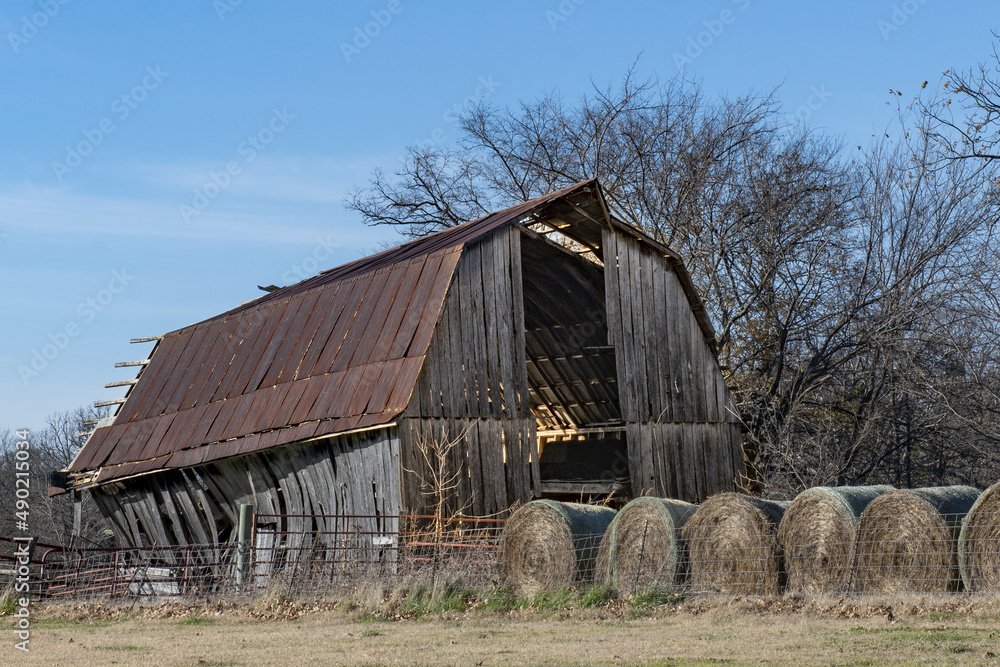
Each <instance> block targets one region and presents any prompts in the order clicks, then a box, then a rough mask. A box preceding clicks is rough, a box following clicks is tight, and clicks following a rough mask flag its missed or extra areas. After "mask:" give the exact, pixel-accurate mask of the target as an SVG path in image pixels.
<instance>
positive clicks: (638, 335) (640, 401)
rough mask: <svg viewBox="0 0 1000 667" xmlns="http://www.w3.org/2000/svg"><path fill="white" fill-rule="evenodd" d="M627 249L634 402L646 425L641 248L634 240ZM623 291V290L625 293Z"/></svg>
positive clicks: (646, 369)
mask: <svg viewBox="0 0 1000 667" xmlns="http://www.w3.org/2000/svg"><path fill="white" fill-rule="evenodd" d="M626 247H627V248H628V263H629V280H628V283H627V286H628V291H629V312H630V313H631V315H632V328H631V330H630V333H631V335H630V336H629V340H631V342H632V346H633V347H632V360H633V362H632V363H633V366H632V373H633V374H634V375H633V377H634V383H635V384H634V388H635V393H636V396H635V400H636V408H637V413H636V414H637V415H638V421H641V422H646V421H649V420H650V419H651V418H652V415H651V414H650V413H651V410H650V407H649V396H648V390H647V383H646V377H647V375H648V373H649V370H648V367H647V365H646V336H645V326H646V325H645V321H644V313H643V292H644V289H643V282H644V280H645V276H644V275H643V271H642V248H641V246H640V245H639V244H638V242H636V241H635V240H634V239H631V238H629V239H626ZM623 291H624V290H623Z"/></svg>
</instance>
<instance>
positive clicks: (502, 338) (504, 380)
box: [490, 228, 518, 418]
mask: <svg viewBox="0 0 1000 667" xmlns="http://www.w3.org/2000/svg"><path fill="white" fill-rule="evenodd" d="M515 233H516V232H514V230H513V228H508V229H503V230H500V231H497V232H494V234H493V236H492V238H491V243H490V245H491V246H492V248H493V267H494V281H495V282H494V286H493V293H494V298H495V299H496V304H497V309H496V319H497V333H496V337H497V355H498V357H499V362H500V363H499V368H498V369H497V374H498V382H499V385H500V391H501V401H500V406H501V408H502V411H501V413H500V414H501V416H502V417H506V418H512V417H517V416H518V405H517V390H516V388H515V380H514V367H513V363H514V356H515V354H516V352H515V349H514V331H513V319H514V304H513V297H512V292H511V285H510V280H511V272H510V262H511V257H510V242H509V240H508V237H509V236H511V235H513V234H515Z"/></svg>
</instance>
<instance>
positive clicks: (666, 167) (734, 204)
mask: <svg viewBox="0 0 1000 667" xmlns="http://www.w3.org/2000/svg"><path fill="white" fill-rule="evenodd" d="M783 118H784V116H783V115H782V113H781V110H780V107H779V106H778V104H777V102H776V100H775V97H774V95H773V94H771V93H765V94H752V93H751V94H747V95H744V96H741V97H737V98H734V99H725V98H724V99H719V100H714V101H707V100H705V99H704V97H703V96H702V94H701V91H700V90H699V88H698V86H697V85H696V84H694V83H691V82H687V81H683V80H673V81H670V82H667V83H661V82H659V81H656V80H650V81H645V82H640V81H638V80H637V79H636V77H635V74H634V71H629V72H628V73H627V74H626V75H625V77H624V78H623V80H622V83H621V85H620V86H618V87H617V88H610V87H609V88H597V87H595V88H594V90H593V92H592V93H591V94H589V95H587V96H584V97H583V98H582V99H581V100H579V101H578V102H576V103H574V104H568V103H566V102H564V100H563V99H562V98H560V97H559V96H558V95H556V94H549V95H546V96H543V97H542V98H540V99H539V100H536V101H532V102H526V103H522V104H521V105H520V106H519V107H517V108H515V109H510V108H495V107H487V106H483V107H480V108H477V109H473V110H471V111H469V112H468V113H466V114H465V115H464V116H463V117H462V119H461V127H462V130H463V134H462V138H461V139H460V140H459V143H458V145H457V146H456V147H454V148H448V149H446V148H432V149H411V152H410V154H409V159H408V160H407V161H406V162H404V164H403V166H402V167H401V168H400V169H399V171H397V172H396V173H395V174H394V175H393V176H391V177H390V176H387V175H386V174H384V173H382V172H377V173H376V174H375V175H374V176H373V178H372V181H371V183H370V185H369V187H368V188H367V189H363V190H359V191H356V192H354V193H353V194H352V196H351V198H350V199H349V200H348V206H349V207H350V208H352V209H354V210H356V211H358V212H360V213H361V214H362V216H363V217H364V219H365V220H366V222H368V223H369V224H392V225H398V226H400V228H401V230H402V231H403V232H404V234H408V235H420V234H424V233H427V232H428V231H433V230H435V229H439V228H442V227H447V226H450V225H454V224H457V223H459V222H463V221H465V220H468V219H472V218H475V217H478V216H480V215H483V214H484V213H486V212H489V211H491V210H496V209H497V208H500V207H501V206H505V205H510V204H512V203H516V202H519V201H524V200H527V199H530V198H532V197H535V196H538V195H541V194H543V193H545V192H548V191H551V190H554V189H557V188H559V187H562V186H565V185H568V184H571V183H574V182H577V181H580V180H584V179H587V178H592V177H597V178H599V179H600V180H601V183H602V185H603V186H604V189H605V192H606V194H607V196H608V198H609V200H610V202H611V203H612V205H613V208H614V210H615V213H616V215H618V216H619V217H620V218H622V219H623V220H624V221H625V222H627V223H629V224H632V225H634V226H635V227H637V228H639V229H642V230H643V231H645V232H646V233H647V234H649V235H651V236H653V237H654V238H656V239H657V240H659V241H661V242H663V243H664V244H666V245H669V246H671V247H672V248H673V249H674V250H676V251H678V252H679V253H680V254H681V255H682V256H684V257H685V258H686V260H687V264H688V267H689V269H690V270H691V271H692V274H693V279H694V281H695V283H696V285H697V286H698V288H699V291H700V293H701V294H702V296H703V298H704V299H705V301H706V304H707V306H708V307H709V309H710V311H711V312H712V314H713V320H714V322H715V323H716V325H717V330H718V333H719V345H720V361H721V362H722V364H723V365H724V367H727V368H728V369H729V371H728V373H729V378H728V380H729V383H730V384H731V385H733V386H735V387H736V397H737V400H738V403H739V408H740V410H741V413H742V415H743V419H744V421H745V422H746V424H747V426H748V439H747V445H748V452H749V454H750V456H751V458H752V462H753V464H754V467H755V468H756V471H757V478H758V481H759V486H761V487H764V488H766V489H767V490H768V492H769V493H775V494H784V495H789V494H791V493H794V492H795V491H797V490H799V489H801V488H803V487H805V486H808V485H811V484H817V483H826V484H830V483H858V482H876V481H879V482H881V481H890V482H894V483H897V484H904V485H908V484H917V483H925V482H935V483H944V482H948V481H969V480H970V479H972V478H976V479H982V478H983V477H984V476H985V475H987V474H988V472H989V471H991V470H993V468H991V467H990V466H989V465H988V464H987V463H986V461H987V459H986V458H985V457H984V455H982V454H981V452H982V450H983V449H984V448H982V447H978V449H977V446H975V445H974V444H973V443H971V442H970V438H969V437H966V435H967V431H968V428H967V426H966V425H965V424H966V423H967V422H968V421H969V420H971V419H978V420H980V421H982V422H988V423H985V424H980V425H979V429H980V431H981V432H984V433H985V432H987V431H988V430H989V429H994V428H995V427H994V426H993V424H994V423H996V421H995V417H992V416H987V415H984V414H982V413H976V412H975V411H974V409H973V406H974V404H975V402H974V401H969V400H967V399H965V398H964V397H965V396H966V395H968V394H969V390H970V388H971V387H972V385H971V384H970V379H969V371H968V369H969V368H970V367H971V366H972V365H974V364H978V366H977V368H978V369H982V370H979V371H977V372H978V373H980V374H982V373H985V372H986V368H987V365H986V359H987V358H988V352H989V350H988V349H987V348H985V347H984V345H985V343H986V341H987V340H988V336H987V335H986V334H987V332H989V331H991V330H992V329H991V327H995V328H1000V327H997V325H996V324H995V321H994V320H991V319H990V318H991V317H994V316H993V315H992V314H991V312H993V313H995V312H996V309H995V308H993V304H992V303H990V302H989V297H988V296H987V294H989V293H990V292H989V289H991V288H992V286H993V284H994V283H993V281H994V280H995V278H994V277H993V273H994V272H995V269H993V266H996V262H993V263H992V264H991V260H990V257H991V252H992V238H993V232H994V227H995V224H996V220H997V215H998V209H997V201H996V199H997V198H996V197H995V196H993V194H992V193H993V192H994V191H995V189H994V188H993V184H994V183H995V182H997V181H996V174H995V172H994V170H993V169H992V167H989V166H985V165H983V164H982V163H973V162H969V161H956V160H948V159H946V158H947V150H946V148H947V147H945V146H943V145H942V144H941V142H940V141H939V140H938V139H937V138H936V137H937V136H938V134H940V133H941V132H942V131H944V129H943V124H942V122H941V121H940V120H937V119H935V118H933V117H931V116H926V115H919V114H917V115H916V116H906V115H901V119H900V120H901V127H900V131H899V132H898V139H888V138H887V140H885V141H882V142H879V143H876V144H875V145H873V146H871V147H870V148H868V149H861V148H860V147H859V149H858V150H857V151H854V150H852V151H850V154H846V153H845V151H843V150H842V147H841V146H840V145H839V144H837V143H836V142H833V141H831V140H829V139H826V138H824V137H822V136H820V135H817V134H815V133H810V132H807V131H804V130H802V129H800V128H798V127H792V126H789V125H788V124H787V123H785V122H784V121H783ZM989 118H991V119H992V118H993V117H992V116H990V117H989ZM936 133H937V134H936ZM991 308H993V310H992V311H991V310H990V309H991ZM989 372H990V373H991V374H992V373H993V371H992V368H990V371H989ZM994 375H995V374H994ZM991 381H992V380H991ZM991 386H995V387H996V388H997V389H1000V383H996V384H995V385H991ZM975 396H976V397H977V398H978V399H981V400H980V402H982V401H983V400H986V399H985V398H983V394H982V393H981V392H978V391H977V393H976V394H975ZM996 396H1000V391H998V392H997V394H996ZM993 400H995V399H994V398H991V399H989V400H986V402H987V403H990V404H991V405H992V404H993V403H992V402H991V401H993ZM994 414H995V413H994ZM996 430H1000V428H997V429H996ZM956 434H958V435H961V436H962V437H959V438H956V437H955V435H956ZM977 452H980V453H978V454H977Z"/></svg>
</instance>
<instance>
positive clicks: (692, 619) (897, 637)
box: [0, 600, 1000, 667]
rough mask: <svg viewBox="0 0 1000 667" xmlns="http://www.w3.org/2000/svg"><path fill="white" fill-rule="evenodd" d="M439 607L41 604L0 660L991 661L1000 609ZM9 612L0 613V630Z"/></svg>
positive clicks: (998, 650)
mask: <svg viewBox="0 0 1000 667" xmlns="http://www.w3.org/2000/svg"><path fill="white" fill-rule="evenodd" d="M642 614H643V615H640V616H639V617H635V616H636V612H635V610H629V609H614V608H604V609H596V610H595V609H574V610H561V611H560V610H557V611H550V612H545V613H542V612H533V611H516V612H509V613H478V612H475V611H472V612H451V613H447V614H438V615H435V616H434V617H423V618H418V619H412V618H411V619H403V620H396V619H392V618H389V619H385V618H377V617H374V616H372V615H371V614H364V613H362V612H361V611H360V610H358V609H353V610H352V609H349V608H346V607H343V606H341V607H337V608H329V607H327V608H312V607H302V606H298V607H292V606H288V607H287V608H278V609H270V610H267V611H264V612H252V613H248V612H247V611H246V610H233V609H229V610H227V609H225V608H219V607H216V608H213V607H203V608H190V607H188V608H179V607H178V608H170V607H166V608H164V607H160V608H155V609H147V610H108V609H103V608H100V607H85V606H81V607H64V608H49V609H40V610H38V611H37V614H36V618H35V619H34V620H33V622H32V635H31V643H30V648H31V652H30V653H29V654H24V653H22V652H20V651H16V650H15V649H14V646H13V644H14V641H15V639H14V638H13V632H12V631H11V630H8V629H5V631H4V633H3V635H6V637H5V638H4V639H3V641H4V642H5V643H6V646H2V645H0V664H4V665H15V664H39V665H43V664H44V665H102V666H103V665H116V664H117V665H254V666H255V667H256V666H263V665H363V664H401V665H445V664H448V665H506V664H567V665H591V664H594V665H601V664H623V665H675V664H695V665H701V664H787V665H831V664H837V665H854V664H857V665H881V664H894V665H895V664H939V665H952V664H962V665H978V664H983V665H994V664H1000V658H997V657H996V656H995V655H994V654H996V655H1000V638H998V636H997V635H998V633H1000V629H998V628H1000V611H998V609H997V608H996V606H993V607H991V608H981V607H976V606H975V605H968V606H964V607H962V608H955V606H954V605H952V606H951V607H950V608H949V607H943V608H942V607H929V606H926V605H923V606H921V605H919V604H918V605H916V606H913V607H910V606H909V605H898V604H897V605H896V606H895V607H892V608H890V607H887V606H881V607H876V606H867V607H864V606H850V605H845V604H840V605H839V606H838V605H836V604H834V605H832V606H829V607H826V608H820V607H815V608H803V607H801V606H800V607H799V608H795V607H794V605H793V606H792V608H789V605H787V604H786V605H784V606H783V605H781V604H780V603H779V604H777V605H775V604H774V603H764V602H761V601H748V600H744V601H740V600H736V601H725V602H722V603H715V604H711V605H701V606H694V605H685V606H682V607H680V608H679V609H678V608H654V609H649V610H645V611H643V612H642ZM8 621H9V619H0V623H2V624H3V625H6V626H7V627H10V625H9V622H8Z"/></svg>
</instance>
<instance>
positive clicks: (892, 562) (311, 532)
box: [0, 514, 1000, 600]
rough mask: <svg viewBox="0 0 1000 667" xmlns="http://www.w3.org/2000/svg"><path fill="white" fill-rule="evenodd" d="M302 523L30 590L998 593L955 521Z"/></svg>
mask: <svg viewBox="0 0 1000 667" xmlns="http://www.w3.org/2000/svg"><path fill="white" fill-rule="evenodd" d="M305 518H306V517H305V516H304V515H299V516H298V517H293V516H290V515H262V514H261V515H257V516H256V518H255V527H254V530H253V532H252V535H251V538H250V540H249V541H248V543H246V544H242V545H241V544H236V543H226V544H211V545H187V546H170V547H144V548H120V549H96V548H91V549H74V550H65V549H60V548H58V547H51V546H49V547H46V548H36V550H35V554H34V555H33V557H32V559H31V562H30V566H29V568H28V569H29V571H30V577H29V579H30V582H31V592H32V595H34V596H36V597H38V598H46V599H80V598H97V597H104V598H130V599H136V598H151V599H155V598H178V597H209V596H210V597H219V596H233V597H240V596H243V597H250V598H260V597H262V596H274V597H277V598H289V599H290V598H311V599H327V600H332V599H345V598H349V597H351V596H355V595H358V594H359V593H362V592H374V593H375V594H376V595H377V596H379V597H385V596H387V595H389V594H390V592H391V591H394V590H404V591H405V590H411V589H413V588H415V587H428V588H433V589H435V590H438V589H442V590H444V589H447V590H461V591H464V592H468V593H469V594H489V593H491V592H492V591H496V590H498V589H503V590H507V591H509V592H511V593H512V594H514V595H518V596H531V595H534V594H537V593H540V592H543V591H547V590H552V589H559V588H565V587H574V588H578V589H583V588H588V587H598V586H599V587H604V588H605V589H607V591H608V592H609V593H610V594H612V595H614V596H616V597H620V598H623V599H628V598H632V597H634V596H637V595H649V594H656V595H660V594H664V595H673V596H679V597H698V596H781V595H785V594H802V595H835V596H881V598H882V599H886V600H892V599H895V597H897V596H901V595H904V594H906V595H909V594H918V595H922V596H928V595H935V596H936V595H941V596H954V595H956V594H960V593H962V592H966V593H977V594H985V595H996V592H997V591H998V590H1000V531H996V530H994V531H979V532H978V533H975V534H972V532H971V531H970V532H969V534H963V532H962V526H963V523H962V518H963V517H962V516H958V515H955V516H942V522H941V523H940V524H936V525H917V524H914V522H913V521H912V520H911V519H910V518H909V517H907V516H905V515H893V516H870V517H866V521H865V523H864V524H860V525H853V526H851V525H849V526H847V528H848V530H846V531H845V530H843V528H844V527H843V526H839V527H838V526H831V525H830V522H829V521H827V520H817V521H813V522H803V523H802V524H801V525H800V526H798V528H797V530H796V531H795V532H794V533H792V534H783V535H782V536H781V538H780V539H779V535H778V531H777V530H776V528H775V527H774V526H771V527H770V528H767V529H763V530H759V531H757V532H753V531H749V532H748V531H740V530H735V529H733V528H732V527H731V526H725V525H722V524H720V525H719V526H716V527H715V528H714V529H703V530H699V531H690V530H685V529H683V528H680V529H678V530H676V531H673V532H672V533H668V534H664V533H662V532H657V531H654V530H652V529H651V528H650V526H644V525H642V524H638V525H637V527H636V528H635V532H633V533H632V534H628V533H626V534H623V533H622V531H618V532H617V533H613V532H612V531H607V532H606V533H602V534H579V535H573V534H568V538H567V540H565V541H559V540H555V539H553V540H547V541H543V542H541V543H536V544H535V546H533V547H532V548H531V549H515V548H512V546H511V545H512V544H513V541H512V540H511V539H510V536H509V535H505V534H504V525H505V524H504V522H503V521H501V520H489V519H455V520H449V521H437V522H435V521H434V520H433V519H432V518H429V517H392V519H393V520H392V521H386V520H385V517H379V522H376V523H373V522H372V519H373V518H372V517H363V516H347V515H344V516H325V515H321V517H320V519H321V520H311V521H304V519H305ZM310 519H315V517H310ZM997 519H998V520H997V521H996V523H997V525H1000V517H997ZM303 525H306V526H309V529H307V530H302V529H301V528H302V527H303ZM720 526H721V527H720ZM13 547H14V545H13V543H12V542H11V541H10V540H6V541H5V540H3V539H0V570H3V571H4V572H6V573H7V574H9V575H11V577H13V576H14V573H16V570H17V568H18V567H19V566H18V564H17V560H16V558H14V557H13V555H12V553H8V552H12V548H13ZM241 553H242V555H241ZM12 559H13V560H12ZM11 581H13V579H11Z"/></svg>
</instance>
